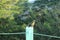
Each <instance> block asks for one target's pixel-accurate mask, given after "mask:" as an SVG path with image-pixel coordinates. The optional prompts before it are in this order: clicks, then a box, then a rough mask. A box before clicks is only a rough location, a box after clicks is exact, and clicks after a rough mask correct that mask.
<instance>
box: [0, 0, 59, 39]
mask: <svg viewBox="0 0 60 40" xmlns="http://www.w3.org/2000/svg"><path fill="white" fill-rule="evenodd" d="M33 20H36V24H35V27H34V32H37V33H42V34H48V35H56V36H60V0H36V1H35V2H34V3H28V2H27V0H0V33H17V32H25V27H26V26H27V25H28V24H31V22H32V21H33ZM24 36H25V35H8V36H3V35H0V40H20V39H21V40H25V37H24ZM34 40H60V39H55V38H47V37H42V36H35V37H34Z"/></svg>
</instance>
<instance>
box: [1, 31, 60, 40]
mask: <svg viewBox="0 0 60 40" xmlns="http://www.w3.org/2000/svg"><path fill="white" fill-rule="evenodd" d="M17 34H19V35H21V34H25V32H20V33H0V35H17ZM34 35H37V36H45V37H51V38H59V39H60V36H52V35H46V34H39V33H34Z"/></svg>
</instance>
